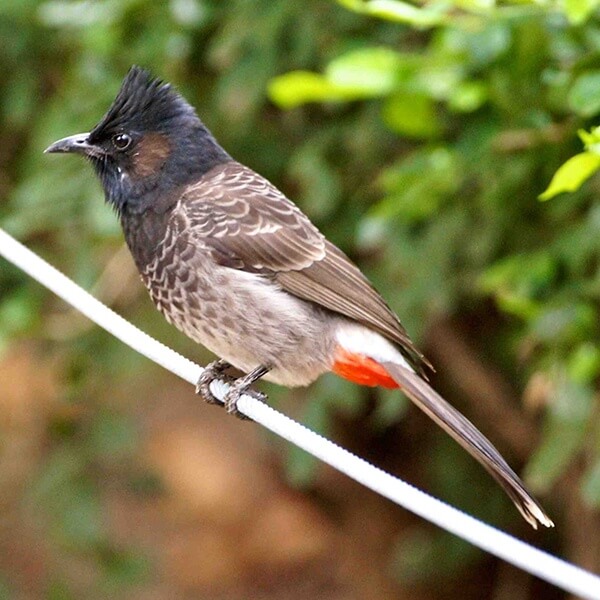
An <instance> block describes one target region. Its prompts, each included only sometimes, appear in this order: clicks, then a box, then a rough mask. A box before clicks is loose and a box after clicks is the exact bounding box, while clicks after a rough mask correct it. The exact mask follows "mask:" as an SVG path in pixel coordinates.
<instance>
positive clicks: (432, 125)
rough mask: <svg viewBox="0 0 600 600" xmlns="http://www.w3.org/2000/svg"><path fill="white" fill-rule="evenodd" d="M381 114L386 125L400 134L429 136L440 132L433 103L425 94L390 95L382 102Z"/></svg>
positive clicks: (417, 136)
mask: <svg viewBox="0 0 600 600" xmlns="http://www.w3.org/2000/svg"><path fill="white" fill-rule="evenodd" d="M382 116H383V120H384V121H385V123H386V125H387V126H388V127H389V128H390V129H392V130H393V131H395V132H397V133H399V134H400V135H405V136H408V137H414V138H431V137H435V136H437V135H439V134H440V132H441V124H440V122H439V118H438V115H437V112H436V107H435V103H434V101H433V100H432V99H431V98H429V97H427V96H425V95H416V94H397V95H395V96H392V97H391V98H389V99H388V100H387V101H386V103H385V104H384V106H383V110H382Z"/></svg>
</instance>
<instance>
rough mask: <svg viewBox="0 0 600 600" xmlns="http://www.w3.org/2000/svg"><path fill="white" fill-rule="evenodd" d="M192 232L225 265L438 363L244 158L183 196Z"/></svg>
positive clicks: (414, 357) (416, 359)
mask: <svg viewBox="0 0 600 600" xmlns="http://www.w3.org/2000/svg"><path fill="white" fill-rule="evenodd" d="M181 208H182V209H183V210H184V211H185V213H186V215H187V219H188V221H189V226H190V233H191V235H192V236H193V237H194V240H195V242H196V243H198V244H199V245H201V246H203V247H205V248H207V249H208V250H209V251H210V252H211V253H212V256H213V258H214V259H215V261H217V262H218V263H219V264H222V265H225V266H228V267H231V268H235V269H241V270H245V271H251V272H256V273H262V274H264V275H266V276H269V277H272V278H273V279H274V280H275V281H277V282H278V283H279V285H281V287H282V288H283V289H285V290H286V291H288V292H290V293H291V294H294V295H295V296H298V297H299V298H302V299H304V300H309V301H311V302H314V303H316V304H319V305H320V306H323V307H325V308H327V309H329V310H331V311H334V312H337V313H340V314H342V315H344V316H346V317H349V318H351V319H355V320H356V321H359V322H360V323H363V324H365V325H367V326H368V327H371V328H372V329H374V330H376V331H378V332H379V333H381V334H383V335H384V336H386V337H387V338H388V339H390V340H391V341H393V342H395V343H396V344H398V346H399V348H400V349H401V350H402V351H403V354H405V355H406V357H407V358H408V359H409V360H410V361H411V362H412V363H413V364H414V366H415V367H416V368H417V369H418V370H419V371H420V372H421V373H423V366H424V365H427V366H430V365H429V363H428V362H427V360H426V359H425V358H424V357H423V355H422V354H421V353H420V352H419V351H418V350H417V349H416V348H415V346H414V345H413V343H412V341H411V340H410V338H409V336H408V334H407V333H406V330H405V329H404V327H403V326H402V325H401V323H400V321H399V320H398V318H397V317H396V315H395V314H394V313H393V312H392V311H391V309H390V308H389V307H388V305H387V304H386V302H385V301H384V300H383V298H382V297H381V296H380V295H379V293H378V292H377V291H376V290H375V288H373V286H372V285H371V284H370V282H369V281H368V280H367V278H366V277H365V276H364V275H363V274H362V273H361V272H360V270H359V269H358V267H357V266H356V265H354V263H352V262H351V261H350V259H349V258H348V257H347V256H346V255H345V254H344V253H343V252H342V251H341V250H339V249H338V248H336V247H335V246H334V245H333V244H331V243H330V242H329V241H327V240H326V239H325V237H324V236H323V234H322V233H321V232H320V231H319V230H318V229H317V228H316V227H315V226H314V225H313V224H312V223H311V222H310V221H309V219H308V217H306V215H304V214H303V213H302V212H301V211H300V209H299V208H298V207H297V206H296V205H295V204H293V203H292V202H291V201H290V200H288V199H287V198H286V197H285V196H284V195H283V194H282V193H281V192H280V191H279V190H278V189H277V188H276V187H275V186H273V185H272V184H271V183H270V182H269V181H267V180H266V179H264V178H263V177H261V176H260V175H258V174H257V173H255V172H254V171H252V170H251V169H248V168H247V167H244V166H243V165H241V164H239V163H236V162H233V161H232V162H229V163H225V164H223V165H220V166H219V167H216V168H215V169H213V170H212V171H210V172H209V173H207V174H206V175H205V176H204V177H203V178H202V179H201V180H200V181H199V182H198V183H195V184H193V185H192V186H190V187H189V188H188V189H187V190H186V191H185V192H184V194H183V195H182V198H181Z"/></svg>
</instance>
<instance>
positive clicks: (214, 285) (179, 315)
mask: <svg viewBox="0 0 600 600" xmlns="http://www.w3.org/2000/svg"><path fill="white" fill-rule="evenodd" d="M161 279H162V281H161V280H157V279H156V278H147V277H144V282H145V283H146V286H147V287H148V290H149V292H150V295H151V297H152V299H153V301H154V303H155V304H156V306H157V308H158V309H159V310H160V311H161V312H162V313H163V315H164V316H165V317H166V319H167V320H168V321H169V322H170V323H172V324H173V325H175V327H177V328H178V329H179V330H181V331H182V332H183V333H185V334H186V335H187V336H188V337H190V338H191V339H193V340H194V341H196V342H198V343H200V344H202V345H203V346H205V347H206V348H208V349H209V350H210V351H211V352H213V353H215V354H216V355H217V356H219V357H220V358H223V359H225V360H226V361H227V362H229V363H230V364H232V365H233V366H235V367H236V368H238V369H239V370H241V371H243V372H249V371H250V370H252V369H254V368H255V367H257V366H258V365H265V366H269V367H271V371H270V372H269V373H268V374H267V375H265V377H264V379H266V380H268V381H273V382H274V383H278V384H281V385H285V386H290V387H293V386H303V385H308V384H309V383H311V382H312V381H314V380H315V379H316V378H317V377H318V376H319V375H321V374H322V373H324V372H325V371H328V370H330V369H331V367H332V364H333V355H334V346H335V335H334V334H333V331H331V325H329V323H330V320H327V319H325V318H324V315H323V313H322V311H321V309H319V308H317V307H316V306H315V305H313V304H312V303H309V302H305V301H303V300H301V299H299V298H296V297H295V296H292V295H291V294H288V293H287V292H285V291H283V290H281V289H280V288H279V287H278V286H277V285H276V284H275V283H273V282H272V281H270V280H268V279H264V278H262V277H260V276H258V275H256V274H252V273H245V272H243V271H236V270H233V269H228V268H225V267H213V269H212V270H211V272H210V273H209V274H207V273H201V272H199V271H198V270H196V271H195V272H194V273H193V275H190V274H187V275H186V277H182V276H181V274H180V276H179V277H177V281H172V282H171V283H174V284H175V285H171V284H169V281H168V279H169V278H168V277H163V278H161Z"/></svg>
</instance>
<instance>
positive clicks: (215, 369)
mask: <svg viewBox="0 0 600 600" xmlns="http://www.w3.org/2000/svg"><path fill="white" fill-rule="evenodd" d="M230 367H231V365H230V364H229V363H228V362H227V361H226V360H223V359H221V358H220V359H219V360H215V361H214V362H211V363H210V364H209V365H206V367H204V371H202V375H200V377H199V378H198V383H197V384H196V394H199V395H200V396H202V397H203V398H204V400H205V401H206V402H208V404H223V403H222V402H221V401H220V400H218V399H217V398H215V396H214V395H213V393H212V392H211V391H210V384H211V383H212V382H213V381H214V380H215V379H218V380H220V381H224V382H225V383H228V384H230V385H231V384H233V382H234V381H235V379H234V378H233V377H230V376H229V375H225V371H227V369H229V368H230Z"/></svg>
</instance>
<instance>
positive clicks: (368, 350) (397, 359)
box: [336, 323, 415, 373]
mask: <svg viewBox="0 0 600 600" xmlns="http://www.w3.org/2000/svg"><path fill="white" fill-rule="evenodd" d="M336 339H337V341H338V343H339V345H340V346H341V347H342V348H344V350H348V352H352V353H354V354H362V355H363V356H368V357H369V358H372V359H373V360H374V361H376V362H378V363H381V362H391V363H395V364H397V365H401V366H403V367H404V368H406V369H409V370H410V371H412V372H413V373H414V372H415V370H414V369H413V368H412V367H411V366H410V364H409V363H408V361H407V360H406V358H404V356H402V354H401V353H400V351H399V350H398V349H397V348H396V347H395V346H394V345H393V344H392V343H391V342H390V341H389V340H387V339H386V338H384V337H383V336H382V335H381V334H380V333H377V332H376V331H373V330H372V329H369V328H368V327H365V326H364V325H360V324H358V323H342V324H340V326H339V327H338V329H337V333H336Z"/></svg>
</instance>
